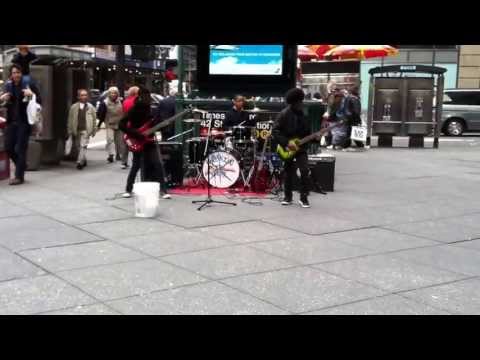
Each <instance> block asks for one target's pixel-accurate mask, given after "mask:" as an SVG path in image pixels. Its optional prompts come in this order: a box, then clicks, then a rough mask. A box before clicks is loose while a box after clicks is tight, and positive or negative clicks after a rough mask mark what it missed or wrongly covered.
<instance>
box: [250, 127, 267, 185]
mask: <svg viewBox="0 0 480 360" xmlns="http://www.w3.org/2000/svg"><path fill="white" fill-rule="evenodd" d="M271 136H272V132H271V131H270V133H269V134H268V136H267V137H266V138H265V141H264V143H263V148H262V155H261V156H260V161H259V162H258V167H257V166H255V165H257V164H256V163H255V165H254V167H255V168H256V171H255V173H254V177H253V184H252V190H253V191H254V192H257V193H262V192H265V191H266V190H267V187H268V178H269V172H268V170H267V169H266V167H265V166H264V165H265V164H264V163H265V153H266V152H267V144H268V140H269V139H270V137H271Z"/></svg>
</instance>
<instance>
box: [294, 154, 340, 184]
mask: <svg viewBox="0 0 480 360" xmlns="http://www.w3.org/2000/svg"><path fill="white" fill-rule="evenodd" d="M335 162H336V159H335V155H333V154H328V153H322V154H316V155H309V156H308V167H309V168H310V191H313V192H320V190H323V191H329V192H333V191H334V190H335ZM293 189H294V190H297V191H298V190H299V189H300V171H299V170H297V176H296V177H295V179H294V182H293Z"/></svg>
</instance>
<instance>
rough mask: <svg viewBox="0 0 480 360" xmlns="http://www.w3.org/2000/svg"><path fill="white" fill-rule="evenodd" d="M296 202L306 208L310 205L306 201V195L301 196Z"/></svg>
mask: <svg viewBox="0 0 480 360" xmlns="http://www.w3.org/2000/svg"><path fill="white" fill-rule="evenodd" d="M298 203H299V204H300V206H301V207H302V208H305V209H308V208H309V207H310V203H309V202H308V199H307V197H306V196H302V197H301V198H300V200H299V201H298Z"/></svg>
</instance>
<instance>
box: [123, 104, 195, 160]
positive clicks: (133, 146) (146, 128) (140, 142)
mask: <svg viewBox="0 0 480 360" xmlns="http://www.w3.org/2000/svg"><path fill="white" fill-rule="evenodd" d="M190 112H192V108H191V107H190V108H188V109H187V110H185V111H182V112H181V113H179V114H177V115H175V116H174V117H172V118H170V119H167V120H165V121H162V122H161V123H160V124H158V125H155V126H152V124H153V120H151V121H149V122H147V123H146V124H145V125H143V126H142V127H140V128H139V129H137V130H138V131H139V132H140V133H141V134H142V135H143V138H142V139H136V138H133V137H130V136H129V135H128V134H125V135H124V136H123V139H124V140H125V143H126V144H127V146H128V149H129V150H130V151H131V152H134V153H136V152H141V151H143V149H144V148H145V145H147V144H152V143H154V142H155V137H154V136H152V135H153V134H155V133H156V132H157V131H158V130H160V129H163V128H164V127H167V126H170V125H171V124H173V123H174V122H175V121H177V120H178V119H180V118H181V117H183V116H184V115H186V114H188V113H190Z"/></svg>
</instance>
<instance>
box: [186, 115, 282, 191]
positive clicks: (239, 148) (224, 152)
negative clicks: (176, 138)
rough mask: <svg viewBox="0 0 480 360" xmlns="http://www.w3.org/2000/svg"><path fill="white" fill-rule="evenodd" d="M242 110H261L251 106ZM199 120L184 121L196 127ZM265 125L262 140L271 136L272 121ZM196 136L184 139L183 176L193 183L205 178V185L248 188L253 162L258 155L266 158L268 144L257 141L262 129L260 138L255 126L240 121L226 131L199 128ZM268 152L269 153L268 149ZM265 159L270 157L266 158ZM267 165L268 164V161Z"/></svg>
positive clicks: (257, 158)
mask: <svg viewBox="0 0 480 360" xmlns="http://www.w3.org/2000/svg"><path fill="white" fill-rule="evenodd" d="M246 112H247V113H258V112H264V111H262V110H259V109H255V110H254V111H250V112H249V111H246ZM202 121H203V120H201V119H186V120H184V123H185V124H189V125H192V126H200V124H201V123H202ZM268 124H269V131H268V136H267V137H266V140H265V141H267V142H269V140H270V138H271V137H270V135H271V129H272V127H273V121H271V120H270V121H269V122H268ZM200 135H201V136H200V137H192V138H190V139H188V140H187V141H186V144H185V145H186V150H187V151H186V159H187V161H186V163H187V164H188V165H187V167H186V173H185V177H187V178H191V179H192V180H193V185H194V186H196V185H198V184H200V183H201V182H202V181H203V179H204V180H205V181H207V185H209V186H212V187H215V188H219V189H228V188H233V187H244V188H246V189H252V184H251V183H250V182H251V181H250V180H251V179H252V177H254V173H255V164H257V163H258V161H259V157H262V158H264V159H267V157H268V155H267V154H266V149H267V148H268V147H267V146H263V145H264V144H261V143H260V142H263V141H262V138H265V131H262V138H260V137H259V132H258V130H257V128H256V127H250V126H244V125H243V124H240V125H239V126H234V127H232V128H229V129H227V130H223V129H213V128H209V129H208V133H207V132H205V131H200ZM202 135H203V136H202ZM208 135H210V136H208ZM269 143H270V142H269ZM259 145H262V146H261V147H260V146H259ZM259 148H261V149H259ZM268 150H270V149H268ZM260 153H261V154H260ZM268 154H271V151H269V152H268ZM268 160H270V159H269V158H268ZM270 164H272V162H271V161H270Z"/></svg>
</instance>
